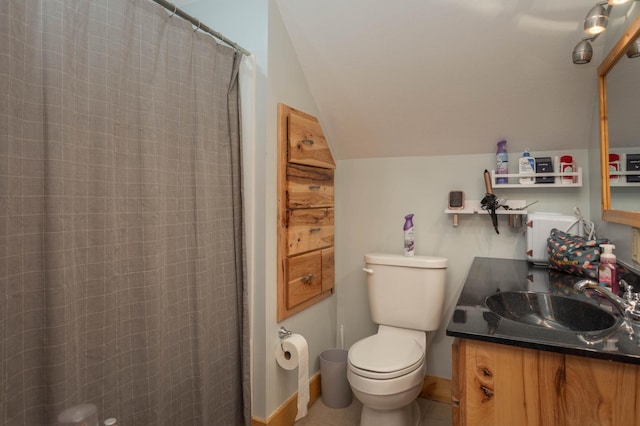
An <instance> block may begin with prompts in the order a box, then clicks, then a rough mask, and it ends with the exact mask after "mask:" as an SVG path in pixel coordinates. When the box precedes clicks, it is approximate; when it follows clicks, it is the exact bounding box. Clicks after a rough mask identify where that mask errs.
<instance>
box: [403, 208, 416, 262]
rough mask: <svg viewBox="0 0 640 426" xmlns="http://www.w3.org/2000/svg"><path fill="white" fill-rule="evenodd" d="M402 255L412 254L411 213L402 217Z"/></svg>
mask: <svg viewBox="0 0 640 426" xmlns="http://www.w3.org/2000/svg"><path fill="white" fill-rule="evenodd" d="M403 229H404V255H405V256H413V255H414V242H415V240H414V238H413V213H411V214H408V215H406V216H405V217H404V228H403Z"/></svg>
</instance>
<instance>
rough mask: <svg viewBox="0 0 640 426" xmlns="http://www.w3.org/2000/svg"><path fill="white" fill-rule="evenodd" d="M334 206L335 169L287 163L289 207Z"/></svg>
mask: <svg viewBox="0 0 640 426" xmlns="http://www.w3.org/2000/svg"><path fill="white" fill-rule="evenodd" d="M309 207H333V170H332V169H322V168H320V167H309V166H302V165H299V164H289V165H287V208H289V209H300V208H309Z"/></svg>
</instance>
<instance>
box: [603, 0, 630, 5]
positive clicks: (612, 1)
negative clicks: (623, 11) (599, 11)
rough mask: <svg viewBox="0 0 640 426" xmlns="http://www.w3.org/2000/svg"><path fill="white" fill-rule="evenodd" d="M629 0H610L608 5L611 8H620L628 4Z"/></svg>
mask: <svg viewBox="0 0 640 426" xmlns="http://www.w3.org/2000/svg"><path fill="white" fill-rule="evenodd" d="M628 2H629V0H609V1H608V3H609V5H611V6H619V5H621V4H625V3H628Z"/></svg>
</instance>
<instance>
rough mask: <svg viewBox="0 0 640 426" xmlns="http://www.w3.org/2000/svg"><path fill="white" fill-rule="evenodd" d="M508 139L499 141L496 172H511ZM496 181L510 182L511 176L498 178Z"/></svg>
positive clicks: (499, 173)
mask: <svg viewBox="0 0 640 426" xmlns="http://www.w3.org/2000/svg"><path fill="white" fill-rule="evenodd" d="M506 145H507V141H506V140H504V139H503V140H501V141H500V142H498V151H496V174H497V175H506V174H507V173H509V156H508V155H507V147H506ZM496 183H509V178H506V177H503V178H500V177H499V178H496Z"/></svg>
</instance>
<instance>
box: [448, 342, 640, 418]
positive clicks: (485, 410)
mask: <svg viewBox="0 0 640 426" xmlns="http://www.w3.org/2000/svg"><path fill="white" fill-rule="evenodd" d="M452 350H453V358H452V359H453V377H452V391H451V393H452V395H451V396H452V404H453V416H452V417H453V424H454V425H467V426H482V425H518V426H525V425H527V426H528V425H536V426H541V425H545V426H546V425H568V426H571V425H576V426H589V425H594V426H596V425H597V426H604V425H611V426H626V425H640V366H637V365H634V364H626V363H620V362H613V361H606V360H601V359H595V358H586V357H581V356H573V355H565V354H559V353H554V352H547V351H540V350H534V349H527V348H520V347H516V346H507V345H501V344H496V343H487V342H481V341H476V340H467V339H460V338H457V339H456V340H455V341H454V344H453V347H452Z"/></svg>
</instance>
